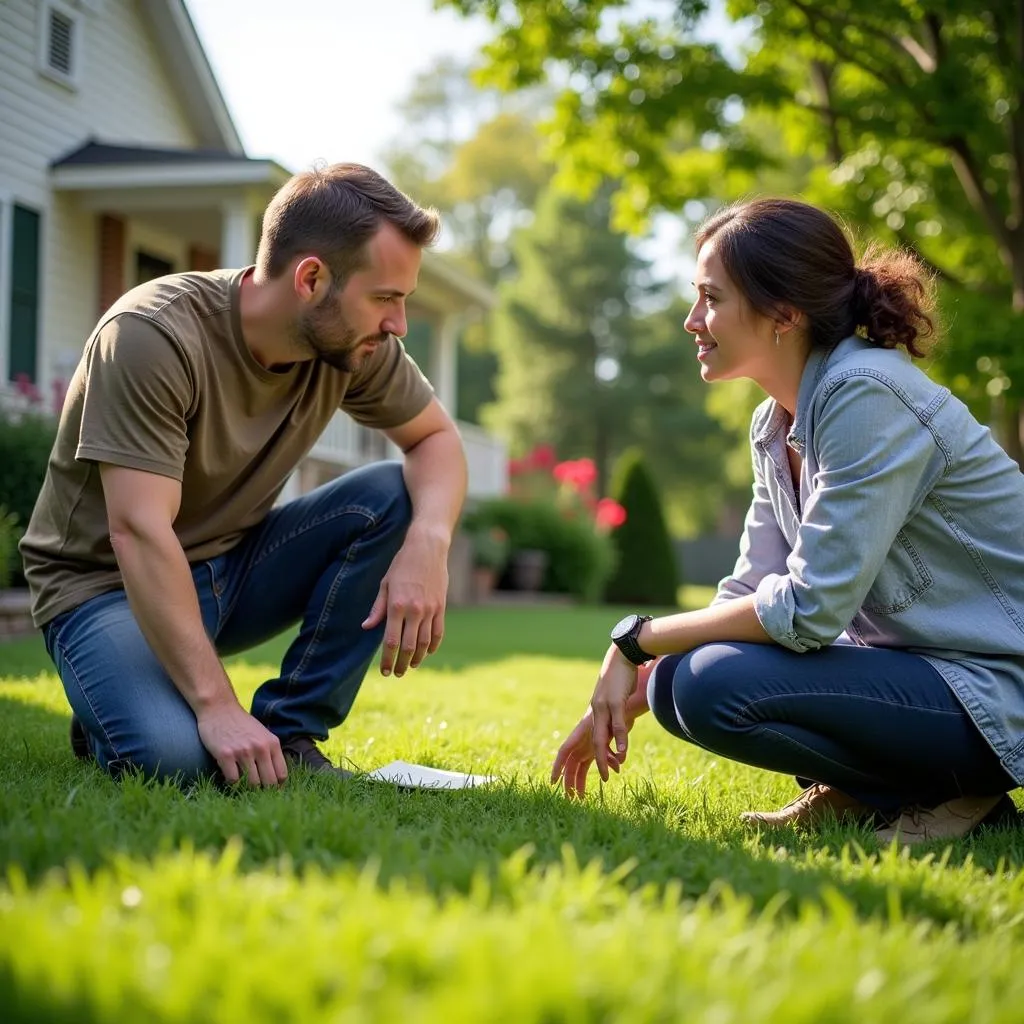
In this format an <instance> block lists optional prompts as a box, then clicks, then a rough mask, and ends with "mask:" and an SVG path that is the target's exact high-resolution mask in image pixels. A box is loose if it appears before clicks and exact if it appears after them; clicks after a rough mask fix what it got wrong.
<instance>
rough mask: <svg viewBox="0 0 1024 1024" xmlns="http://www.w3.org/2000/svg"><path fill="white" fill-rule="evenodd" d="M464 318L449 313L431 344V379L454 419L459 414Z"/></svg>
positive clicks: (439, 398)
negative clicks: (460, 355)
mask: <svg viewBox="0 0 1024 1024" xmlns="http://www.w3.org/2000/svg"><path fill="white" fill-rule="evenodd" d="M462 323H463V319H462V317H461V316H460V315H459V314H458V313H448V314H447V315H446V316H445V317H444V319H443V320H442V321H441V323H440V326H439V327H438V330H437V333H436V334H435V335H434V337H433V339H432V341H433V344H432V345H431V346H430V363H431V366H430V379H431V380H432V381H433V383H434V388H435V389H436V393H437V397H438V400H439V401H440V403H441V404H442V405H443V406H444V407H445V408H446V409H447V410H448V413H449V415H450V416H451V417H452V419H455V418H456V417H457V416H458V409H456V408H455V406H456V404H457V402H458V363H459V331H460V330H461V328H462Z"/></svg>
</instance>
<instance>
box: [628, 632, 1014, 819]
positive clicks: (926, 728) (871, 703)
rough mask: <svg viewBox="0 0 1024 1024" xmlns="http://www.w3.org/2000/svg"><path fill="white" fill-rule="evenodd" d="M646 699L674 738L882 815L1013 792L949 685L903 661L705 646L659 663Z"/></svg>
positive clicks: (919, 663) (907, 658)
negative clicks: (830, 790)
mask: <svg viewBox="0 0 1024 1024" xmlns="http://www.w3.org/2000/svg"><path fill="white" fill-rule="evenodd" d="M647 698H648V703H649V704H650V706H651V710H652V711H653V712H654V716H655V718H657V720H658V721H659V722H660V723H661V724H662V725H663V726H664V727H665V728H666V729H667V730H668V731H669V732H671V733H672V734H673V735H675V736H678V737H679V738H680V739H683V740H687V741H688V742H690V743H694V744H696V745H697V746H700V747H704V748H705V749H707V750H710V751H712V752H714V753H716V754H719V755H721V756H722V757H727V758H730V759H731V760H734V761H742V762H743V763H744V764H750V765H754V766H756V767H758V768H767V769H768V770H769V771H775V772H785V773H787V774H790V775H795V776H797V778H798V781H800V782H801V783H803V784H804V785H808V784H810V783H811V782H821V783H824V784H825V785H828V786H832V787H834V788H836V789H838V790H841V791H842V792H844V793H846V794H848V795H849V796H852V797H854V798H856V799H859V800H861V801H862V802H863V803H865V804H868V805H870V806H872V807H874V808H876V809H878V810H880V811H884V812H891V811H894V810H898V809H899V808H900V807H904V806H907V805H911V804H920V805H923V806H930V807H934V806H936V805H938V804H940V803H943V802H945V801H946V800H951V799H953V798H954V797H956V796H960V795H970V796H988V795H995V794H998V793H1005V792H1008V791H1009V790H1011V789H1015V788H1016V786H1017V783H1016V782H1015V781H1014V780H1013V778H1012V777H1011V776H1010V775H1009V774H1007V772H1006V771H1005V770H1004V768H1003V767H1002V765H1001V764H1000V762H999V758H998V757H997V756H996V754H995V752H994V751H993V750H992V748H991V747H990V746H989V745H988V743H987V742H986V741H985V739H984V738H983V736H982V735H981V733H980V732H979V730H978V729H977V727H976V726H975V725H974V723H973V721H972V720H971V718H970V716H969V715H968V714H967V712H966V711H965V710H964V708H963V706H962V705H961V704H960V702H959V701H958V700H957V698H956V696H955V694H954V693H953V691H952V690H951V689H950V688H949V687H948V686H947V685H946V682H945V680H944V679H943V678H942V677H941V676H940V675H939V674H938V672H936V671H935V669H933V668H932V667H931V665H929V664H928V662H927V661H925V659H924V658H921V657H919V656H917V655H916V654H909V653H907V652H906V651H899V650H891V649H887V648H872V647H855V646H852V645H848V644H833V645H832V646H831V647H827V648H823V649H822V650H820V651H815V652H810V653H807V654H797V653H795V652H793V651H790V650H787V649H785V648H783V647H779V646H776V645H767V644H742V643H715V644H707V645H705V646H703V647H698V648H696V650H694V651H691V652H690V653H689V654H676V655H669V656H668V657H666V658H664V659H663V660H662V661H661V662H659V663H658V665H657V667H656V669H655V671H654V672H653V673H651V677H650V679H649V680H648V689H647Z"/></svg>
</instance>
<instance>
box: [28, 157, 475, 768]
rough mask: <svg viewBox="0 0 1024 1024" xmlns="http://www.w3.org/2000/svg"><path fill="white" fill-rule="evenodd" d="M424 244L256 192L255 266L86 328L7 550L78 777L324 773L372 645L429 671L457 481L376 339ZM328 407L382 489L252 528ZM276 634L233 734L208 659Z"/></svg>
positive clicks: (429, 238)
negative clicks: (321, 746)
mask: <svg viewBox="0 0 1024 1024" xmlns="http://www.w3.org/2000/svg"><path fill="white" fill-rule="evenodd" d="M438 230H439V220H438V217H437V214H436V212H434V211H431V210H423V209H421V208H420V207H418V206H417V205H415V204H414V203H413V202H411V201H410V200H409V199H408V198H407V197H406V196H404V195H403V194H402V193H401V192H399V191H398V190H397V189H395V188H394V187H393V186H392V185H390V184H389V183H388V182H387V181H385V180H384V179H383V178H381V177H380V176H379V175H378V174H376V173H375V172H373V171H371V170H369V169H368V168H365V167H362V166H359V165H355V164H338V165H333V166H330V167H327V168H326V169H322V170H316V171H311V172H308V173H304V174H299V175H296V176H295V177H293V178H292V179H291V180H290V181H289V182H288V183H287V184H285V185H284V187H283V188H282V189H281V190H280V191H279V192H278V193H277V195H276V196H275V197H274V199H273V200H272V201H271V203H270V205H269V206H268V208H267V210H266V213H265V215H264V219H263V231H262V235H261V238H260V243H259V250H258V253H257V256H256V265H255V267H248V268H244V269H239V270H218V271H213V272H211V273H188V274H175V275H171V276H169V277H163V278H159V279H157V280H155V281H151V282H149V283H148V284H143V285H140V286H139V287H138V288H135V289H133V290H132V291H130V292H128V293H127V294H126V295H125V296H123V297H122V298H121V299H120V300H119V301H118V302H117V303H116V304H115V305H114V306H113V307H112V308H111V309H110V310H108V311H107V312H106V313H105V314H104V315H103V317H102V318H101V320H100V322H99V324H98V325H97V327H96V329H95V330H94V331H93V333H92V335H91V336H90V338H89V340H88V342H87V343H86V346H85V352H84V354H83V356H82V360H81V362H80V363H79V366H78V369H77V370H76V372H75V375H74V378H73V379H72V381H71V385H70V388H69V391H68V396H67V400H66V402H65V406H64V411H63V415H62V416H61V420H60V427H59V430H58V434H57V441H56V444H55V445H54V449H53V453H52V455H51V457H50V463H49V466H48V469H47V473H46V479H45V482H44V484H43V488H42V491H41V493H40V495H39V499H38V501H37V503H36V508H35V511H34V513H33V515H32V519H31V522H30V523H29V527H28V530H27V532H26V534H25V537H24V540H23V541H22V544H21V551H22V555H23V557H24V562H25V575H26V578H27V580H28V583H29V586H30V588H31V593H32V601H33V617H34V620H35V622H36V625H38V626H40V627H42V629H43V633H44V636H45V640H46V648H47V650H48V651H49V654H50V657H51V658H52V659H53V662H54V664H55V665H56V667H57V671H58V673H59V674H60V678H61V680H62V682H63V684H64V689H65V692H66V693H67V696H68V701H69V702H70V704H71V707H72V710H73V712H74V718H73V720H72V730H71V734H72V746H73V747H74V749H75V752H76V753H78V754H79V755H80V756H84V757H95V758H96V760H97V761H98V762H99V764H100V765H102V766H103V767H104V768H105V769H106V770H107V771H108V772H110V773H111V775H114V776H117V775H119V774H120V773H122V772H123V771H125V770H126V769H139V770H141V771H142V772H143V773H144V774H145V775H146V776H147V777H157V778H169V777H174V778H177V779H178V780H179V781H183V782H184V781H190V780H193V779H196V778H197V777H199V776H202V775H206V774H210V775H216V774H217V773H218V769H219V773H220V774H221V775H222V777H223V779H225V780H227V781H228V782H236V781H238V780H240V779H241V780H243V781H247V782H248V783H249V784H251V785H253V786H274V785H278V784H279V783H281V782H283V781H284V780H285V778H286V777H287V775H288V767H289V765H301V766H304V767H306V768H309V769H312V770H316V771H330V772H336V773H340V774H346V773H344V772H342V771H341V769H338V768H336V767H335V766H334V765H332V764H331V763H330V762H329V761H328V760H327V759H326V758H325V757H324V756H323V754H322V753H320V751H319V750H318V748H317V746H316V743H315V741H316V740H323V739H326V737H327V734H328V730H329V729H331V728H332V727H334V726H337V725H339V724H340V723H341V722H342V721H343V720H344V718H345V716H346V715H347V714H348V712H349V709H350V708H351V706H352V702H353V700H354V698H355V696H356V693H357V692H358V690H359V686H360V684H361V682H362V679H363V676H364V675H365V673H366V670H367V668H368V666H369V664H370V661H371V659H372V657H373V655H374V652H375V651H376V649H377V647H378V645H379V644H380V642H381V639H382V638H383V641H384V652H383V655H382V657H381V670H382V672H383V673H384V674H385V675H388V674H389V673H390V672H392V671H393V672H394V673H395V675H398V676H401V675H403V674H404V672H405V671H406V669H408V668H415V667H417V666H418V665H419V664H420V663H421V662H422V661H423V659H424V657H425V656H426V655H427V654H430V653H433V652H434V651H436V650H437V647H438V644H439V643H440V642H441V635H442V631H443V626H444V609H445V596H446V591H447V582H448V577H447V556H448V549H449V544H450V540H451V534H452V530H453V528H454V524H455V522H456V519H457V518H458V514H459V511H460V509H461V506H462V501H463V498H464V495H465V484H466V468H465V458H464V455H463V451H462V445H461V442H460V439H459V436H458V433H457V431H456V429H455V426H454V424H453V423H452V421H451V419H450V418H449V417H448V415H447V414H446V413H445V411H444V409H443V408H442V407H441V405H440V404H439V403H438V401H437V399H436V398H435V397H434V396H433V393H432V391H431V388H430V386H429V384H428V383H427V382H426V380H425V379H424V377H423V376H422V374H421V373H420V372H419V371H418V370H417V368H416V366H415V364H414V363H413V362H412V361H411V360H410V359H409V358H408V356H407V355H406V354H405V351H404V349H403V347H402V344H401V342H400V341H399V340H398V339H399V338H400V337H401V336H402V335H404V334H405V331H406V317H405V299H406V297H407V296H408V295H409V294H410V293H411V292H412V290H413V289H414V288H415V287H416V280H417V276H418V274H419V269H420V261H421V258H422V249H423V248H424V247H426V246H428V245H430V244H431V243H432V242H433V241H434V240H435V238H436V237H437V234H438ZM338 408H341V409H343V410H344V411H345V412H346V413H348V414H349V415H350V416H352V418H353V419H355V420H356V421H357V422H359V423H361V424H363V425H364V426H367V427H373V428H376V429H379V430H381V431H383V432H384V433H385V434H386V435H387V437H388V438H389V439H390V440H391V441H392V442H394V444H396V445H397V446H398V447H399V448H400V449H402V451H403V452H404V453H405V461H404V467H403V465H402V464H400V463H395V462H385V463H377V464H374V465H371V466H366V467H364V468H362V469H359V470H357V471H355V472H353V473H349V474H347V475H346V476H342V477H340V478H339V479H336V480H333V481H331V482H330V483H327V484H325V485H323V486H322V487H320V488H318V489H317V490H314V491H312V492H311V493H309V494H306V495H304V496H302V497H300V498H298V499H296V500H294V501H290V502H287V503H285V504H282V505H279V506H277V507H274V503H275V500H276V498H277V497H278V495H279V493H280V492H281V489H282V487H283V485H284V483H285V482H286V480H287V479H288V477H289V475H290V474H291V473H292V471H293V470H294V469H295V467H296V465H297V464H298V463H299V461H300V460H301V459H302V457H303V456H304V455H305V454H306V452H308V451H309V449H310V448H311V447H312V445H313V444H314V442H315V441H316V440H317V438H318V437H319V436H320V434H321V432H322V431H323V430H324V428H325V427H326V426H327V424H328V422H329V421H330V419H331V417H332V416H333V415H334V413H335V411H336V410H337V409H338ZM295 623H298V624H299V632H298V636H297V637H296V639H295V640H294V641H293V642H292V644H291V646H290V647H289V648H288V650H287V653H286V654H285V657H284V661H283V663H282V665H281V670H280V674H279V675H278V676H277V677H276V678H273V679H269V680H267V681H266V682H265V683H263V685H262V686H260V687H259V689H258V690H257V691H256V694H255V697H254V698H253V703H252V709H251V711H246V710H245V709H244V708H243V707H242V706H241V704H240V703H239V701H238V699H237V698H236V696H235V693H234V690H233V689H232V686H231V683H230V681H229V679H228V677H227V674H226V673H225V671H224V668H223V666H222V664H221V661H220V656H221V655H225V654H228V653H231V652H235V651H240V650H243V649H245V648H249V647H252V646H253V645H255V644H258V643H260V642H261V641H264V640H266V639H268V638H270V637H272V636H274V635H275V634H277V633H279V632H281V631H282V630H284V629H286V628H287V627H290V626H292V625H293V624H295Z"/></svg>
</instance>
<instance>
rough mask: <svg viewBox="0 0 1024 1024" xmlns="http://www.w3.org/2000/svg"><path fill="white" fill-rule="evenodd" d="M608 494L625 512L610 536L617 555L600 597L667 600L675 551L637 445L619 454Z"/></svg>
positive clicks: (673, 587)
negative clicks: (624, 518)
mask: <svg viewBox="0 0 1024 1024" xmlns="http://www.w3.org/2000/svg"><path fill="white" fill-rule="evenodd" d="M611 497H612V498H614V499H615V500H616V501H617V502H618V503H619V504H620V505H621V506H622V507H623V508H624V509H625V510H626V521H625V522H624V523H623V524H622V526H620V527H619V528H618V529H617V530H615V531H614V532H613V533H612V535H611V537H612V542H613V543H614V545H615V548H616V551H617V552H618V559H617V568H616V570H615V574H614V575H613V576H612V577H611V579H609V580H608V583H607V585H606V587H605V592H604V593H605V600H606V601H608V602H610V603H612V604H628V605H667V604H672V603H673V602H674V601H675V599H676V592H677V590H678V589H679V579H678V573H677V559H676V553H675V549H674V547H673V545H672V538H671V537H670V536H669V532H668V528H667V526H666V524H665V516H664V514H663V512H662V508H661V499H660V497H659V495H658V488H657V484H656V483H655V480H654V477H653V476H651V473H650V470H649V469H648V468H647V464H646V462H645V460H644V456H643V452H641V451H640V449H638V448H631V449H629V450H628V451H625V452H623V453H622V455H621V456H619V459H618V462H617V463H616V465H615V471H614V473H613V474H612V486H611Z"/></svg>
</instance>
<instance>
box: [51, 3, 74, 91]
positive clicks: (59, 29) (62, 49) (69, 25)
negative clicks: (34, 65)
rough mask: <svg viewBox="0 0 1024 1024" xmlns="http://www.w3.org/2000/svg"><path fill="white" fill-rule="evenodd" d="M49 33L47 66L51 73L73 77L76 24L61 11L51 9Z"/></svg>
mask: <svg viewBox="0 0 1024 1024" xmlns="http://www.w3.org/2000/svg"><path fill="white" fill-rule="evenodd" d="M49 13H50V24H49V32H48V35H47V40H46V64H47V67H49V68H50V70H51V71H56V72H57V73H58V74H60V75H67V77H68V78H71V77H72V74H73V73H74V69H75V64H74V56H75V55H74V49H73V44H74V40H75V23H74V22H73V21H72V20H71V19H70V18H69V17H68V16H67V15H66V14H62V13H61V12H60V11H58V10H55V9H54V8H52V7H51V8H50V11H49Z"/></svg>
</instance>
